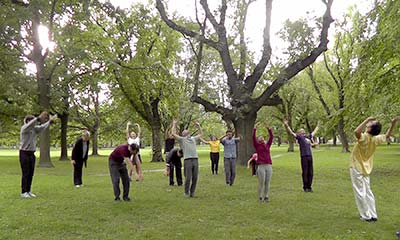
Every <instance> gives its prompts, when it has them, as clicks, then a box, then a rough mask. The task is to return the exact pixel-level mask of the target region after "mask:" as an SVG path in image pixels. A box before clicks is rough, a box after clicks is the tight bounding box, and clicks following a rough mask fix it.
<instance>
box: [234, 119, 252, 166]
mask: <svg viewBox="0 0 400 240" xmlns="http://www.w3.org/2000/svg"><path fill="white" fill-rule="evenodd" d="M256 119H257V114H256V113H253V114H243V118H239V119H234V120H233V121H232V122H233V125H234V126H235V130H236V137H237V136H238V135H239V136H241V137H242V139H241V140H240V142H239V144H238V146H237V149H238V156H237V163H238V164H240V165H243V166H245V165H247V160H248V159H249V158H250V157H251V155H252V154H253V153H254V152H255V150H254V146H253V140H252V134H253V128H254V123H255V122H256Z"/></svg>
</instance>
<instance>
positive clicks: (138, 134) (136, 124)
mask: <svg viewBox="0 0 400 240" xmlns="http://www.w3.org/2000/svg"><path fill="white" fill-rule="evenodd" d="M135 126H136V127H137V137H138V138H140V137H141V136H142V135H141V134H142V131H141V129H140V125H139V123H135Z"/></svg>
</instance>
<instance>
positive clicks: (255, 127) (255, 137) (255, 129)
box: [252, 122, 260, 147]
mask: <svg viewBox="0 0 400 240" xmlns="http://www.w3.org/2000/svg"><path fill="white" fill-rule="evenodd" d="M259 125H260V123H259V122H257V123H256V124H255V125H254V128H253V135H252V139H253V146H254V147H256V145H257V136H256V135H257V128H258V126H259Z"/></svg>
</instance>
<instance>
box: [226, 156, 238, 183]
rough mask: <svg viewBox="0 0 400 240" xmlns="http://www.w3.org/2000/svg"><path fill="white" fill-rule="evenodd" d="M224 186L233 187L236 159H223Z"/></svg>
mask: <svg viewBox="0 0 400 240" xmlns="http://www.w3.org/2000/svg"><path fill="white" fill-rule="evenodd" d="M224 168H225V181H226V184H229V185H231V186H232V185H233V183H234V182H235V177H236V158H224Z"/></svg>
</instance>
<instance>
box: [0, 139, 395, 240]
mask: <svg viewBox="0 0 400 240" xmlns="http://www.w3.org/2000/svg"><path fill="white" fill-rule="evenodd" d="M109 153H110V150H102V151H101V152H100V154H102V155H103V156H101V157H90V158H89V162H88V168H86V169H84V177H83V181H84V184H85V187H83V188H80V189H75V188H74V187H73V183H72V168H71V166H70V163H69V162H61V161H58V158H57V155H58V154H59V152H57V151H53V152H52V155H51V156H54V158H53V164H54V165H55V168H51V169H45V168H36V170H35V171H36V172H35V177H34V181H33V188H32V190H33V192H34V193H36V194H37V195H38V197H37V198H35V199H21V198H20V197H19V194H20V177H21V176H20V174H21V173H20V167H19V161H18V152H17V151H15V150H0V171H1V172H0V239H395V238H396V237H395V235H394V234H395V232H396V230H397V229H400V211H399V210H398V209H399V207H398V206H399V202H400V201H399V200H400V194H399V180H400V147H399V145H391V146H380V147H379V148H378V150H377V153H376V156H375V166H374V171H373V172H372V176H371V185H372V189H373V191H374V193H375V196H376V204H377V210H378V215H379V221H378V222H376V223H366V222H361V221H360V220H359V219H358V212H357V209H356V205H355V201H354V196H353V192H352V189H351V182H350V177H349V169H348V165H349V154H343V153H340V149H339V148H332V147H330V148H328V147H321V148H319V149H316V150H314V172H315V173H314V174H315V175H314V184H313V189H314V193H304V192H302V181H301V175H300V160H299V153H298V149H296V152H294V153H287V152H286V146H282V147H279V148H278V147H273V148H272V157H273V176H272V182H271V192H270V199H271V202H270V203H268V204H267V203H263V204H260V203H258V201H257V179H256V178H255V177H251V176H250V170H249V169H246V168H244V167H238V169H237V178H236V183H235V185H234V186H232V187H228V186H226V185H225V181H224V175H223V167H222V166H223V160H220V175H218V176H212V175H211V174H210V172H211V171H210V167H209V160H208V148H207V147H201V148H200V150H199V153H200V166H201V167H200V174H199V182H198V185H197V191H196V193H197V196H198V197H197V198H194V199H186V198H184V197H183V188H182V187H170V186H168V179H167V178H166V177H164V176H163V175H162V172H146V173H145V181H144V182H141V183H133V184H132V186H131V193H130V195H131V198H132V199H133V201H132V202H128V203H126V202H121V203H115V202H114V201H113V191H112V185H111V180H110V176H109V172H108V164H107V163H108V162H107V156H108V154H109ZM142 156H143V160H144V169H145V170H150V169H152V170H154V169H162V168H163V167H164V164H163V163H149V162H148V161H149V159H150V155H149V150H148V149H145V150H143V151H142Z"/></svg>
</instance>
